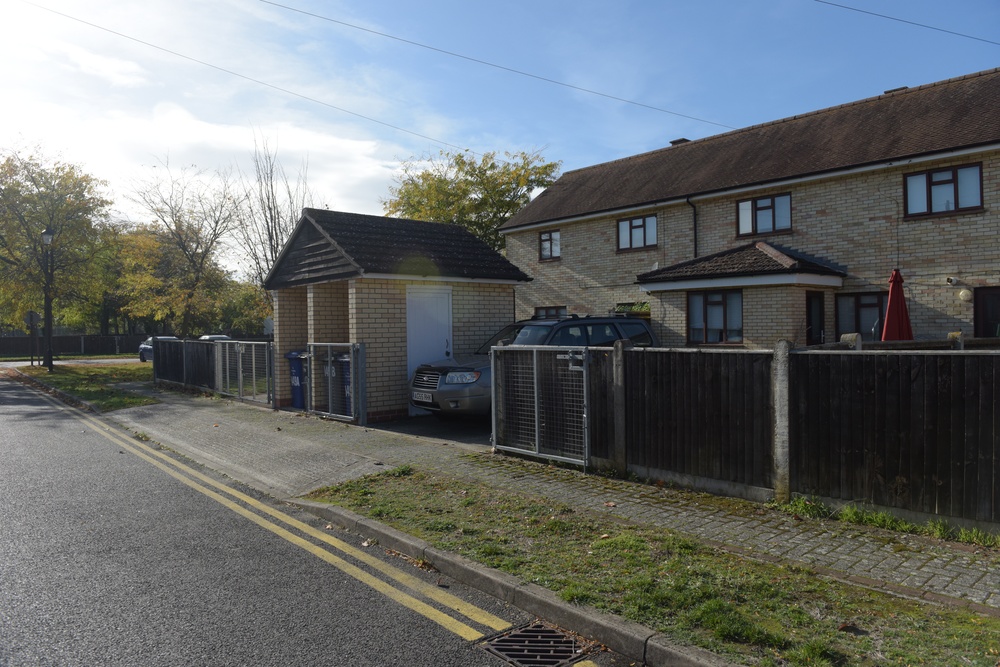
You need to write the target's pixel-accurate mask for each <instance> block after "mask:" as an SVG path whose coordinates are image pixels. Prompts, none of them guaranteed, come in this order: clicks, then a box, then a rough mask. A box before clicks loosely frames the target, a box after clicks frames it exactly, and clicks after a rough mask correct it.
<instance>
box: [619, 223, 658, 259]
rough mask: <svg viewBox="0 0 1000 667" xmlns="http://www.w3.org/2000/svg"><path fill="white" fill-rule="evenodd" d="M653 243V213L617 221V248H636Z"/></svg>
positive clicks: (652, 244) (654, 237)
mask: <svg viewBox="0 0 1000 667" xmlns="http://www.w3.org/2000/svg"><path fill="white" fill-rule="evenodd" d="M655 245H656V216H655V215H646V216H642V217H640V218H629V219H627V220H619V221H618V250H637V249H641V248H651V247H653V246H655Z"/></svg>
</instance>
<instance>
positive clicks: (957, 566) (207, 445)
mask: <svg viewBox="0 0 1000 667" xmlns="http://www.w3.org/2000/svg"><path fill="white" fill-rule="evenodd" d="M146 390H147V391H149V389H148V385H146ZM152 391H153V392H155V395H156V397H157V398H158V399H160V400H161V401H162V402H161V403H159V404H156V405H151V406H144V407H139V408H131V409H128V410H121V411H116V412H114V413H110V414H109V415H107V416H106V418H107V419H109V420H111V421H113V422H117V423H119V424H121V425H122V426H124V427H126V428H127V429H129V430H131V431H133V432H134V433H137V434H141V435H143V436H144V437H147V438H149V439H150V440H153V441H156V442H159V443H160V444H162V445H163V446H165V447H168V448H170V449H173V450H175V451H177V452H179V453H181V454H183V455H185V456H188V457H190V458H191V459H194V460H195V461H198V462H199V463H202V464H204V465H206V466H208V467H210V468H212V469H214V470H217V471H219V472H221V473H224V474H226V475H228V476H230V477H232V478H234V479H236V480H239V481H241V482H243V483H245V484H247V485H249V486H251V487H254V488H256V489H258V490H260V491H263V492H265V493H268V494H270V495H272V496H274V497H276V498H279V499H282V500H293V499H296V498H297V497H298V496H301V495H303V494H305V493H307V492H308V491H311V490H313V489H315V488H317V487H321V486H326V485H330V484H335V483H338V482H342V481H346V480H348V479H352V478H355V477H359V476H362V475H365V474H369V473H373V472H378V471H380V470H385V469H387V468H390V467H394V466H398V465H404V464H408V465H412V466H414V467H417V468H421V469H426V470H432V471H440V472H444V473H447V474H449V475H453V476H457V477H461V478H465V479H469V480H473V481H476V482H478V483H481V484H484V485H494V486H500V487H502V488H517V489H518V490H520V491H523V492H526V493H530V494H535V495H538V496H543V497H550V498H552V499H553V500H556V501H559V502H562V503H567V504H570V505H573V506H576V507H579V508H582V509H587V510H591V511H596V512H604V513H610V514H614V515H617V516H619V517H622V518H624V519H628V520H630V521H635V522H638V523H644V524H650V525H654V526H659V527H663V528H666V529H669V530H672V531H676V532H679V533H683V534H686V535H688V536H691V537H695V538H697V539H699V540H701V541H703V542H708V543H710V544H712V545H715V546H717V547H719V548H722V549H726V550H729V551H732V552H734V553H739V554H743V555H747V556H752V557H755V558H760V559H763V560H769V561H777V562H785V563H791V564H799V565H803V566H807V567H810V568H812V569H813V570H815V571H817V572H819V573H822V574H824V575H827V576H830V577H834V578H837V579H841V580H844V581H848V582H851V583H855V584H860V585H864V586H868V587H872V588H877V589H882V590H885V591H888V592H891V593H894V594H898V595H902V596H906V597H912V598H917V599H924V600H929V601H933V602H937V603H942V604H947V605H954V606H962V607H969V608H972V609H974V610H976V611H979V612H982V613H986V614H990V615H994V616H1000V554H998V553H997V552H996V551H990V550H977V549H974V548H971V547H967V546H965V545H958V544H954V543H945V542H940V541H935V540H930V539H927V538H923V537H916V536H908V535H901V534H897V533H889V532H885V531H881V530H878V529H872V528H867V527H859V526H851V525H847V524H843V523H840V522H836V521H826V522H824V521H818V520H797V519H796V518H794V517H791V516H788V515H786V514H783V513H780V512H777V511H774V510H771V509H768V508H764V507H759V508H757V509H755V510H754V511H753V512H751V516H747V515H746V512H739V513H734V512H731V511H728V510H726V509H720V503H712V502H705V501H704V500H703V497H702V496H699V495H697V494H689V493H684V492H679V491H675V490H670V489H663V488H658V487H654V486H647V485H642V484H636V483H630V482H626V481H622V480H614V479H607V478H603V477H597V476H594V475H585V474H582V473H578V472H575V471H572V470H566V469H561V468H554V467H551V466H547V465H545V464H541V463H539V464H534V463H530V462H527V463H526V462H524V461H520V460H511V459H509V458H508V457H504V456H493V455H490V447H489V444H488V443H489V440H488V438H489V433H488V426H485V425H484V426H480V427H476V426H474V425H469V424H466V425H464V427H463V428H460V430H459V431H456V432H454V433H453V434H452V435H448V436H446V435H440V434H437V435H436V434H435V430H436V428H437V427H439V426H441V425H440V424H438V423H437V422H436V420H433V419H432V418H425V419H422V420H416V421H411V422H407V423H404V424H402V425H399V424H397V425H390V426H388V427H387V428H374V427H357V426H350V425H346V424H342V423H339V422H334V421H326V420H322V419H318V418H315V417H307V416H303V415H300V414H298V413H293V412H284V411H280V412H275V411H273V410H270V409H267V408H263V407H257V406H253V405H250V404H245V403H240V402H239V401H234V400H228V399H221V398H206V397H203V396H196V395H189V394H184V393H178V392H167V391H158V390H152ZM448 426H450V425H445V427H446V429H445V430H447V427H448ZM463 453H477V454H480V456H461V454H463ZM302 504H303V505H304V506H306V507H307V508H308V509H311V510H312V511H314V512H315V513H318V514H321V515H322V516H324V517H325V518H327V519H328V520H331V521H336V522H338V523H340V524H341V525H344V526H345V527H348V528H350V529H353V530H358V531H361V532H368V533H371V536H373V537H377V538H378V539H379V542H380V543H381V544H384V545H386V546H390V545H391V548H394V549H396V550H398V551H400V552H402V553H407V554H408V555H411V556H414V557H419V558H424V559H425V560H428V561H431V562H432V563H433V564H434V565H435V566H436V567H438V569H440V570H441V571H442V572H444V573H445V574H448V575H449V576H453V577H455V578H456V579H460V580H463V581H464V582H465V583H471V584H473V585H479V586H481V587H484V588H485V590H487V591H488V592H491V593H493V594H494V595H497V596H498V597H501V598H504V599H507V600H508V601H510V602H512V603H513V604H515V605H517V606H520V607H521V608H523V609H525V610H526V611H529V612H532V613H537V614H538V615H539V616H542V617H544V618H546V619H547V620H550V621H552V622H554V623H558V624H565V625H566V626H567V627H571V628H573V629H574V630H576V631H578V632H581V633H584V634H586V632H585V630H586V629H588V628H589V629H592V630H593V634H594V636H595V638H596V639H598V640H599V641H602V642H603V643H605V644H607V645H608V646H610V647H611V648H612V649H614V650H617V651H619V652H620V653H623V654H625V655H627V656H629V657H630V658H633V659H637V660H645V661H646V662H647V663H648V664H652V665H656V664H699V665H705V664H721V663H719V662H718V661H717V660H715V659H714V658H713V657H712V656H710V655H708V654H705V653H703V652H698V651H687V650H683V651H678V650H677V649H675V648H674V647H672V646H670V645H669V644H666V643H663V642H661V641H660V640H659V639H658V636H656V635H655V633H652V632H651V631H649V630H646V629H645V628H642V627H641V626H636V625H635V624H631V623H627V622H620V621H617V620H616V619H613V618H604V617H600V618H598V619H597V621H595V620H594V619H595V618H596V617H595V615H594V614H593V612H592V611H588V610H581V609H580V608H579V607H573V606H571V605H565V604H563V603H561V602H559V601H558V599H557V598H556V597H555V596H554V595H552V594H549V593H548V592H547V591H542V590H541V589H537V587H533V586H526V585H524V584H521V583H519V582H516V581H513V580H510V579H509V578H507V577H505V576H504V575H500V574H498V573H491V572H487V571H484V570H483V569H482V568H478V567H476V566H474V565H472V564H471V563H467V562H464V561H463V560H462V559H460V558H456V557H453V556H450V555H448V554H442V553H440V552H436V551H435V550H433V549H431V548H430V547H429V545H427V544H425V543H423V542H421V541H420V540H415V539H413V538H411V537H409V536H406V535H403V534H400V533H398V532H397V531H393V530H391V529H387V528H385V527H383V526H380V525H379V524H377V523H376V522H372V521H369V520H362V519H361V518H360V517H357V516H356V515H353V514H351V513H350V512H345V511H341V510H336V509H329V508H321V507H319V506H316V505H313V504H310V503H302ZM411 552H412V553H411ZM519 596H520V597H519ZM532 607H533V608H532ZM602 633H603V634H602Z"/></svg>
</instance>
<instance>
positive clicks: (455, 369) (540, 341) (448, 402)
mask: <svg viewBox="0 0 1000 667" xmlns="http://www.w3.org/2000/svg"><path fill="white" fill-rule="evenodd" d="M619 339H629V340H631V341H632V344H633V345H636V346H638V347H656V346H657V345H658V344H659V343H658V342H657V340H656V336H655V335H654V334H653V331H652V329H650V328H649V323H648V322H646V320H641V319H636V318H632V317H577V316H575V315H574V316H571V317H568V318H564V319H531V320H524V321H522V322H516V323H514V324H511V325H508V326H506V327H504V328H503V329H502V330H501V331H499V332H498V333H497V334H496V335H494V336H493V337H492V338H490V339H489V340H488V341H486V342H485V343H484V344H483V345H482V347H480V348H479V349H478V350H477V351H476V353H475V354H473V355H470V356H468V357H458V358H455V359H444V360H442V361H437V362H434V363H430V364H422V365H420V366H419V367H417V370H416V371H415V372H414V374H413V377H412V378H411V379H410V404H411V405H413V406H415V407H418V408H423V409H425V410H431V411H432V412H434V413H435V414H437V415H439V416H442V417H446V416H458V415H486V414H489V413H490V393H491V387H492V382H491V379H492V374H491V371H490V357H489V354H490V348H491V347H496V346H500V345H557V346H566V347H585V346H594V347H610V346H611V345H614V342H615V341H616V340H619Z"/></svg>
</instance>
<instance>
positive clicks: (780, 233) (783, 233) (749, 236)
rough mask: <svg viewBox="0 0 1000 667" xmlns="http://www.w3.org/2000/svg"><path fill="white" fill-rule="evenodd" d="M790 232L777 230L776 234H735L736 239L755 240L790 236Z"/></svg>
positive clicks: (788, 230)
mask: <svg viewBox="0 0 1000 667" xmlns="http://www.w3.org/2000/svg"><path fill="white" fill-rule="evenodd" d="M792 231H793V230H791V229H779V230H778V231H776V232H760V233H754V234H740V233H738V232H737V234H736V238H737V239H756V238H768V237H771V236H791V234H792Z"/></svg>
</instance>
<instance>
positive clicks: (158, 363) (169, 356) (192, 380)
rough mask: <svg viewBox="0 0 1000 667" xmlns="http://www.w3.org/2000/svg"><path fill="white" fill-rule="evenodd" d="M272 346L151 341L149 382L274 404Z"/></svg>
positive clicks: (229, 341)
mask: <svg viewBox="0 0 1000 667" xmlns="http://www.w3.org/2000/svg"><path fill="white" fill-rule="evenodd" d="M273 356H274V354H273V345H272V343H268V342H248V341H235V340H226V341H203V340H171V339H167V340H160V339H154V340H153V379H154V381H157V382H159V381H164V382H173V383H176V384H180V385H183V386H185V387H192V388H198V389H209V390H211V391H216V392H218V393H220V394H227V395H230V396H235V397H237V398H241V399H245V400H250V401H258V402H262V403H268V404H273V403H274V359H273Z"/></svg>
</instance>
